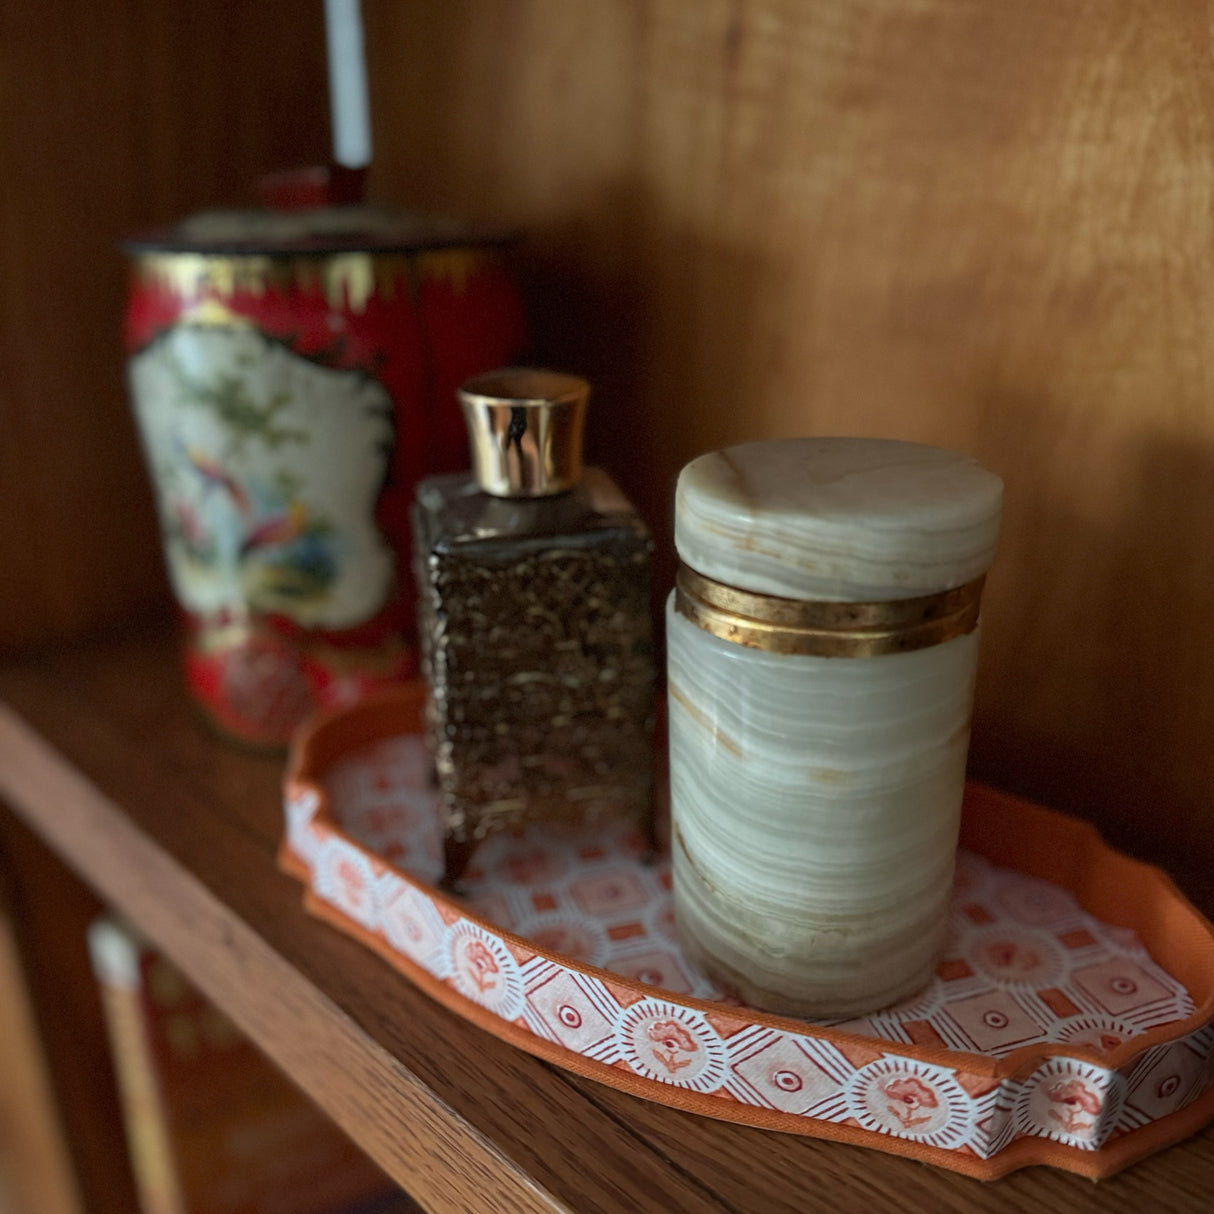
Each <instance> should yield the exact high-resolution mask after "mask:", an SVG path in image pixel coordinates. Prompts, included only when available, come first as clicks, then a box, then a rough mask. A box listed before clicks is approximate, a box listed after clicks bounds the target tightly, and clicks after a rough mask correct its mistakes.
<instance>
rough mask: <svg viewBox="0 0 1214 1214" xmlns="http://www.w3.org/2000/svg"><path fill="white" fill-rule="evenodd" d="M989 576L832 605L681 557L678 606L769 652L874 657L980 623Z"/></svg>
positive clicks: (709, 628)
mask: <svg viewBox="0 0 1214 1214" xmlns="http://www.w3.org/2000/svg"><path fill="white" fill-rule="evenodd" d="M984 581H985V577H978V578H975V579H974V580H973V581H972V582H967V583H966V584H965V585H964V586H957V587H955V588H954V589H952V590H944V591H941V592H939V593H937V594H926V595H922V596H920V597H918V598H913V599H895V600H893V601H891V602H878V603H831V602H823V601H821V600H812V601H803V600H801V599H786V598H779V597H777V596H776V595H770V594H754V593H752V592H751V591H749V590H739V589H738V588H737V587H735V586H727V585H726V584H725V583H723V582H716V581H713V580H712V579H711V578H707V577H705V576H704V575H703V574H701V573H697V572H696V571H695V570H694V569H692V568H691V567H690V566H688V565H684V564H683V563H682V562H680V563H679V568H678V574H677V576H676V579H675V610H676V611H678V612H679V614H680V615H683V616H685V617H686V618H687V619H689V620H690V621H691V622H692V623H693V624H695V625H696V626H697V627H699V628H703V629H704V631H705V632H711V633H712V634H713V635H714V636H718V637H721V638H722V639H723V640H726V641H732V642H733V643H734V644H735V645H745V646H748V647H749V648H751V649H763V650H766V651H767V652H768V653H802V654H812V655H814V656H816V657H824V658H868V657H876V656H878V655H879V654H885V653H908V652H910V651H911V650H914V649H927V648H928V647H929V646H932V645H942V644H943V643H944V642H945V641H951V640H952V639H953V638H954V637H959V636H964V635H965V634H966V633H968V632H973V630H974V629H975V628H976V627H977V626H978V608H979V605H980V600H981V597H982V583H983V582H984Z"/></svg>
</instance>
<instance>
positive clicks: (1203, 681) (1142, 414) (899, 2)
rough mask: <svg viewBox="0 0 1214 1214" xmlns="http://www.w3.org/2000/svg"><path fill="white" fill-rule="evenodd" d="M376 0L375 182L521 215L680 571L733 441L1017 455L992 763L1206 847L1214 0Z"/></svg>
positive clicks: (1176, 843)
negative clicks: (824, 438)
mask: <svg viewBox="0 0 1214 1214" xmlns="http://www.w3.org/2000/svg"><path fill="white" fill-rule="evenodd" d="M365 7H366V11H367V20H368V47H369V50H370V54H371V78H372V85H373V107H372V108H373V114H374V117H375V139H376V147H377V153H376V164H375V171H374V179H373V185H374V188H375V190H376V191H377V192H379V193H380V194H381V195H383V196H385V197H389V198H392V199H394V200H396V201H405V202H410V203H413V204H419V205H424V206H430V207H437V208H442V209H447V210H452V211H457V212H461V213H465V214H470V215H473V216H476V217H479V218H484V219H494V220H505V221H509V222H516V223H519V224H522V225H524V226H525V228H526V229H527V231H528V232H529V237H530V239H529V244H528V249H527V253H528V262H527V264H528V265H529V267H530V275H531V277H530V289H531V296H532V300H533V314H534V317H535V323H536V347H537V354H538V356H540V357H542V358H544V359H548V360H551V361H556V362H558V363H560V364H561V365H563V366H568V367H571V368H574V369H577V370H581V371H584V372H586V373H588V374H589V375H590V376H591V378H592V379H593V380H594V381H595V383H596V384H597V385H598V392H597V394H596V397H595V399H594V400H593V401H592V406H591V413H592V419H591V438H592V447H593V451H592V453H593V454H594V455H595V456H597V457H598V458H599V459H600V460H601V461H603V462H606V463H608V464H609V465H610V466H611V468H612V470H613V471H614V472H615V473H616V475H617V477H618V479H619V480H620V481H621V482H622V483H623V485H624V487H625V488H626V489H627V490H629V491H630V492H631V493H632V494H633V495H634V496H635V497H636V499H637V500H638V502H639V503H640V505H641V506H642V508H643V510H644V512H645V513H646V514H647V516H648V517H649V519H650V521H651V522H652V523H653V524H654V526H655V530H656V531H657V534H658V538H659V548H660V550H661V552H662V554H663V566H662V567H663V577H664V584H669V571H670V547H669V539H670V513H671V509H672V506H671V501H672V487H673V482H674V477H675V475H676V474H677V471H678V469H679V467H680V466H681V465H682V464H683V463H684V462H685V461H686V460H687V459H689V458H691V457H693V456H695V455H697V454H699V453H700V452H702V451H704V450H707V449H710V448H714V447H718V446H721V445H724V444H728V443H733V442H739V441H744V440H747V439H752V438H759V437H769V436H779V435H793V434H807V433H832V434H838V433H851V434H864V435H888V436H892V437H899V438H906V439H912V440H918V441H925V442H930V443H938V444H942V445H946V446H950V447H955V448H958V449H960V450H964V451H968V452H971V453H972V454H974V455H976V456H977V457H978V458H979V459H981V460H982V461H983V462H984V463H986V464H987V465H988V466H989V467H991V468H992V469H993V470H995V471H996V472H998V473H999V474H1000V475H1002V476H1003V477H1004V479H1005V481H1006V485H1007V500H1006V514H1005V528H1004V535H1003V541H1002V545H1001V549H1000V553H999V557H998V560H997V563H996V567H995V570H994V573H993V574H992V577H991V579H990V582H989V584H988V590H987V596H986V613H985V614H986V623H985V636H984V642H983V644H984V660H983V664H982V668H981V671H980V680H979V690H978V708H977V719H976V730H975V736H974V746H973V758H974V769H975V772H976V774H978V775H980V776H982V777H983V778H986V779H989V780H991V781H992V782H995V783H997V784H1000V785H1002V786H1004V787H1007V788H1010V789H1013V790H1016V791H1020V792H1023V793H1026V794H1028V795H1031V796H1034V797H1036V798H1038V799H1041V800H1045V801H1046V802H1048V803H1050V804H1053V805H1056V806H1058V807H1060V808H1065V809H1070V810H1073V811H1076V812H1079V813H1082V814H1084V815H1086V816H1089V817H1092V818H1095V819H1096V820H1097V821H1099V823H1100V825H1101V826H1102V827H1103V828H1104V829H1105V830H1106V831H1107V832H1108V833H1109V834H1110V835H1111V836H1112V837H1113V838H1114V840H1115V841H1117V842H1119V843H1123V844H1124V843H1131V844H1138V845H1140V846H1142V845H1145V846H1146V847H1147V848H1148V850H1149V851H1150V852H1151V854H1152V855H1153V856H1155V857H1156V858H1159V859H1162V860H1165V861H1168V862H1171V861H1173V860H1176V859H1179V858H1182V857H1183V856H1184V855H1185V854H1186V853H1187V852H1190V851H1192V850H1193V849H1195V848H1200V849H1204V850H1205V851H1206V852H1207V854H1208V853H1209V851H1210V848H1211V838H1210V830H1211V817H1212V813H1211V804H1210V796H1209V788H1210V787H1211V782H1212V780H1214V748H1212V747H1211V746H1210V745H1209V744H1208V737H1209V731H1210V728H1211V723H1212V722H1214V629H1211V628H1210V627H1209V620H1210V618H1211V615H1212V613H1214V544H1211V543H1210V542H1209V536H1210V535H1211V534H1214V403H1212V399H1214V326H1211V324H1210V323H1209V318H1210V313H1211V305H1212V304H1214V273H1212V271H1214V225H1212V224H1211V223H1210V211H1211V204H1212V201H1214V141H1212V139H1211V134H1212V131H1214V75H1211V73H1210V71H1209V70H1208V59H1209V54H1210V44H1211V33H1210V22H1211V8H1210V6H1209V5H1207V4H1204V3H1195V2H1190V0H1102V2H1099V3H1097V2H1091V0H1088V2H1084V0H1073V2H1065V3H1058V2H1057V0H1020V2H1018V3H1016V4H1004V5H998V4H995V5H992V4H989V3H984V2H983V0H915V2H914V3H906V0H824V2H820V3H814V4H805V3H803V2H801V0H703V2H701V3H696V4H688V3H686V2H685V0H638V2H637V3H622V2H621V3H597V2H592V0H459V2H451V3H446V4H443V5H400V4H396V3H392V2H391V0H369V2H368V3H367V5H366V6H365Z"/></svg>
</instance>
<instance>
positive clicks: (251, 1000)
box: [0, 622, 1214, 1214]
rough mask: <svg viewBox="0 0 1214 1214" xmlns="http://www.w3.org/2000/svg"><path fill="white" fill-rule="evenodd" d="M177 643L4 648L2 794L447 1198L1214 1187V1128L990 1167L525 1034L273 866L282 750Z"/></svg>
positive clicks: (639, 1199)
mask: <svg viewBox="0 0 1214 1214" xmlns="http://www.w3.org/2000/svg"><path fill="white" fill-rule="evenodd" d="M175 650H176V641H175V638H174V636H173V633H172V630H171V629H170V628H169V627H167V626H166V625H164V624H163V623H157V622H152V623H142V624H140V625H139V626H132V627H131V628H129V629H128V630H126V631H125V632H123V633H120V634H117V635H111V636H108V637H105V638H102V639H100V640H95V641H91V642H88V643H80V644H77V645H73V646H71V647H67V648H60V649H57V650H55V651H51V652H44V653H40V654H36V655H32V656H26V657H23V658H21V659H19V660H16V661H12V662H10V663H8V664H7V665H6V666H5V667H3V668H2V669H0V699H2V700H3V701H4V704H2V705H0V798H3V800H4V801H5V802H6V803H7V804H8V806H9V807H10V808H11V810H12V811H13V812H14V813H15V814H16V815H17V816H18V817H19V818H20V819H22V820H23V821H24V822H25V823H26V824H27V826H28V827H29V828H30V829H32V831H33V832H34V833H35V834H36V835H38V836H40V837H41V839H42V840H43V841H44V842H45V843H46V844H47V845H48V846H49V847H50V848H51V849H52V850H53V851H54V852H56V853H57V854H58V855H59V856H60V857H61V858H62V859H63V860H64V861H65V862H66V863H67V864H68V866H69V867H71V868H72V869H74V870H75V872H76V873H77V874H79V876H80V878H81V879H82V880H83V881H84V882H85V883H86V884H87V885H88V886H89V887H91V888H92V889H93V890H94V891H95V892H96V893H97V895H98V896H99V897H100V898H101V899H103V900H104V901H105V902H107V903H109V904H111V905H112V906H114V907H115V908H117V909H118V910H120V911H121V912H122V913H124V914H125V915H126V916H128V917H129V918H130V920H131V921H132V922H133V923H134V924H136V925H137V926H138V927H139V928H140V929H141V930H142V931H143V932H144V933H145V934H146V935H147V936H148V937H149V938H150V939H151V940H152V941H154V942H155V943H156V944H158V945H159V946H160V947H161V948H162V949H164V950H165V951H166V953H168V954H169V955H170V956H171V957H172V958H173V959H174V960H175V961H176V962H177V964H178V965H179V966H180V967H181V969H182V970H183V971H184V972H185V973H186V974H187V975H188V976H189V977H190V978H191V979H193V981H194V982H195V983H197V985H198V986H199V987H200V988H201V989H202V990H203V991H204V992H205V993H206V994H207V995H208V996H209V997H210V998H211V999H212V1000H213V1001H214V1002H215V1003H216V1004H217V1005H218V1006H219V1007H221V1008H222V1009H223V1010H224V1011H225V1012H227V1013H228V1014H229V1015H230V1016H231V1017H232V1019H233V1020H234V1021H236V1023H237V1024H238V1025H240V1027H241V1028H243V1029H244V1030H245V1032H247V1033H248V1034H249V1036H250V1037H251V1038H252V1039H253V1040H254V1041H255V1042H256V1043H257V1044H258V1045H260V1046H261V1048H262V1049H263V1050H264V1051H265V1052H266V1053H267V1054H268V1055H269V1056H270V1057H271V1058H273V1059H274V1060H275V1061H276V1062H277V1063H278V1064H279V1065H280V1066H281V1067H282V1068H283V1070H284V1071H286V1072H287V1073H288V1074H289V1075H290V1076H291V1077H292V1078H293V1079H294V1080H295V1081H296V1082H297V1083H298V1084H299V1085H300V1087H302V1088H303V1089H304V1090H305V1091H307V1092H308V1093H310V1095H311V1096H312V1097H313V1098H314V1099H315V1100H316V1101H317V1102H318V1103H319V1104H321V1105H322V1106H323V1107H324V1108H325V1109H327V1110H328V1112H329V1113H330V1115H331V1116H332V1117H333V1118H334V1120H335V1121H336V1122H337V1123H338V1124H340V1125H341V1126H342V1127H343V1128H344V1129H345V1130H346V1131H347V1133H349V1134H350V1135H351V1137H352V1138H353V1139H354V1140H355V1141H356V1142H358V1143H359V1144H360V1145H361V1146H362V1147H363V1148H364V1149H365V1150H366V1151H367V1153H368V1154H369V1155H371V1156H372V1157H373V1158H374V1159H375V1160H377V1161H378V1162H379V1163H380V1165H381V1166H382V1167H383V1168H384V1169H385V1170H386V1171H387V1172H388V1173H389V1174H390V1175H391V1176H393V1177H394V1178H395V1179H396V1180H397V1181H399V1182H400V1183H401V1184H402V1185H403V1186H405V1187H406V1188H407V1189H408V1190H409V1191H410V1192H411V1193H413V1194H414V1196H415V1197H416V1198H417V1199H418V1201H420V1202H421V1203H422V1204H423V1205H424V1206H425V1207H426V1208H427V1209H431V1210H436V1211H443V1210H476V1211H503V1212H505V1211H509V1212H511V1214H515V1212H521V1211H539V1210H564V1209H568V1210H573V1211H578V1212H582V1211H643V1210H660V1211H674V1210H679V1211H689V1212H694V1211H734V1212H738V1211H746V1212H748V1214H751V1212H755V1214H759V1212H765V1211H784V1210H787V1211H794V1210H796V1211H832V1212H833V1211H847V1210H852V1209H855V1210H861V1209H863V1210H866V1211H871V1210H881V1209H886V1208H901V1209H916V1210H918V1209H922V1210H933V1211H936V1210H956V1211H966V1212H969V1211H1003V1210H1013V1211H1015V1210H1025V1211H1027V1210H1034V1211H1036V1210H1039V1209H1043V1208H1045V1209H1053V1210H1063V1209H1065V1210H1089V1209H1100V1210H1126V1211H1130V1210H1133V1211H1140V1210H1143V1209H1161V1208H1167V1209H1169V1210H1177V1211H1181V1210H1193V1211H1197V1210H1205V1209H1207V1208H1208V1204H1209V1194H1210V1193H1211V1192H1214V1130H1208V1131H1206V1132H1204V1133H1203V1134H1201V1135H1199V1136H1197V1137H1195V1138H1193V1139H1191V1140H1190V1141H1189V1142H1187V1143H1184V1144H1182V1145H1180V1146H1177V1147H1173V1148H1171V1149H1170V1150H1167V1151H1164V1152H1162V1153H1161V1154H1159V1155H1157V1156H1154V1157H1153V1158H1151V1159H1148V1160H1146V1161H1144V1162H1142V1163H1140V1164H1138V1165H1136V1166H1135V1167H1133V1168H1131V1169H1130V1170H1129V1171H1128V1172H1126V1173H1124V1174H1122V1175H1121V1176H1119V1177H1116V1178H1114V1179H1112V1180H1110V1181H1105V1182H1103V1183H1101V1184H1100V1185H1096V1186H1094V1185H1092V1184H1091V1183H1089V1182H1088V1181H1085V1180H1082V1179H1080V1178H1078V1177H1074V1176H1070V1175H1064V1174H1060V1173H1054V1172H1050V1171H1047V1170H1045V1169H1040V1168H1036V1169H1029V1170H1026V1171H1022V1172H1019V1173H1015V1174H1014V1175H1012V1176H1010V1177H1008V1178H1006V1179H1004V1180H1002V1181H999V1182H997V1183H994V1184H990V1185H985V1186H984V1185H982V1184H980V1183H978V1182H975V1181H970V1180H967V1179H965V1178H963V1177H961V1176H957V1175H954V1174H952V1173H945V1172H941V1171H938V1170H935V1169H932V1168H929V1167H926V1166H923V1165H920V1164H916V1163H913V1162H910V1161H907V1160H903V1159H898V1158H894V1157H892V1156H887V1155H884V1154H881V1153H878V1152H874V1151H868V1150H863V1149H858V1148H850V1147H844V1146H839V1145H835V1144H829V1143H822V1142H816V1141H813V1140H810V1139H802V1138H796V1137H791V1136H787V1135H780V1134H772V1133H765V1132H762V1131H759V1130H755V1129H749V1128H745V1127H739V1126H735V1125H731V1124H726V1123H723V1122H716V1121H711V1120H707V1119H704V1118H700V1117H695V1116H692V1115H690V1114H683V1113H678V1112H675V1111H673V1110H670V1109H667V1108H664V1107H659V1106H657V1105H653V1104H649V1103H646V1102H643V1101H640V1100H637V1099H635V1098H633V1097H629V1096H625V1095H623V1094H621V1093H617V1092H615V1091H613V1090H611V1089H608V1088H605V1087H602V1086H600V1085H597V1084H594V1083H592V1082H589V1081H586V1080H582V1079H579V1078H577V1077H574V1076H572V1075H569V1074H567V1073H565V1072H562V1071H560V1070H557V1069H555V1068H553V1067H551V1066H549V1065H547V1064H545V1063H543V1062H540V1061H538V1060H537V1059H535V1058H532V1057H530V1056H529V1055H526V1054H523V1053H521V1052H519V1051H517V1050H514V1049H512V1048H511V1047H509V1046H507V1045H505V1044H503V1043H502V1042H500V1041H498V1040H497V1039H496V1038H494V1037H491V1036H489V1035H488V1034H485V1033H483V1032H481V1031H480V1030H479V1029H477V1028H474V1027H473V1026H471V1025H470V1024H467V1023H465V1022H464V1021H462V1020H460V1019H459V1018H457V1017H455V1016H453V1015H452V1014H451V1013H449V1012H447V1011H445V1010H444V1009H443V1008H441V1007H439V1006H438V1005H436V1004H434V1003H432V1002H431V1001H430V1000H428V999H427V998H426V997H425V996H424V995H422V994H421V993H420V992H418V991H417V990H416V989H414V988H413V987H412V986H411V985H410V983H409V982H408V981H407V980H405V979H404V978H403V977H401V976H399V975H397V974H396V973H394V972H393V971H391V970H390V969H389V968H388V967H387V966H386V965H384V964H383V963H382V962H381V961H380V960H379V959H378V958H376V957H374V956H373V955H371V954H370V953H368V952H366V951H364V950H363V949H362V948H361V947H360V946H359V945H357V944H355V943H354V942H353V941H351V940H349V939H347V938H346V937H344V936H342V935H340V934H339V933H337V932H335V931H333V930H332V929H330V928H328V927H326V926H325V925H323V924H321V923H319V922H317V921H315V920H313V919H311V918H309V917H308V916H307V915H306V914H305V913H304V911H303V909H302V906H301V891H300V888H299V886H298V885H297V884H296V883H295V882H293V881H291V880H289V879H288V878H286V877H284V876H282V875H281V874H280V873H279V872H278V871H277V869H276V867H275V851H276V848H277V845H278V840H279V835H280V830H281V808H280V801H279V778H280V769H281V762H280V760H278V759H275V758H267V757H259V756H252V755H249V754H246V753H243V752H241V751H240V750H238V749H236V748H234V747H232V746H231V745H229V744H227V743H224V742H221V741H220V740H218V739H216V738H215V737H213V736H212V735H211V734H210V733H209V732H208V731H207V730H206V729H205V728H204V727H203V726H202V725H201V724H200V722H199V721H198V719H197V718H196V717H195V714H194V712H193V710H192V709H191V707H190V705H189V703H188V701H187V699H186V697H185V694H184V692H183V690H182V688H181V682H180V678H179V674H178V669H177V662H176V656H175ZM44 896H45V897H46V898H47V899H54V898H55V896H56V894H55V890H54V889H49V888H48V889H46V890H45V891H44ZM1207 908H1208V904H1207Z"/></svg>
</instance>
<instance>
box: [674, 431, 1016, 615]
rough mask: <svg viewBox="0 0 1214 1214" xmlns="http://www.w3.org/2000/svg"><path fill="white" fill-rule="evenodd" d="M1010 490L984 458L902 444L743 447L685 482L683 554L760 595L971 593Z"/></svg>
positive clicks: (680, 514)
mask: <svg viewBox="0 0 1214 1214" xmlns="http://www.w3.org/2000/svg"><path fill="white" fill-rule="evenodd" d="M1002 501H1003V482H1002V481H1001V480H1000V479H999V477H997V476H996V475H995V474H994V473H992V472H988V471H987V470H986V469H985V468H983V467H982V466H981V465H980V464H979V463H977V461H975V460H974V459H972V458H970V457H968V456H965V455H960V454H958V453H957V452H954V451H946V450H943V449H941V448H939V447H928V446H923V445H921V444H918V443H907V442H899V441H896V440H893V439H873V438H792V439H774V440H771V441H767V442H756V443H744V444H742V445H741V446H737V447H729V448H726V449H725V450H723V451H715V452H712V453H711V454H708V455H702V456H700V457H699V458H698V459H695V460H692V462H691V463H689V464H688V465H687V466H686V467H685V468H684V469H683V471H682V473H681V474H680V475H679V483H678V490H677V493H676V498H675V547H676V548H677V549H678V553H679V557H680V558H681V559H682V560H683V561H684V562H685V563H686V564H687V565H689V566H691V568H692V569H694V570H695V571H696V572H698V573H701V574H703V575H704V576H705V577H708V578H712V579H713V580H715V581H718V582H724V583H725V584H727V585H730V586H735V587H737V588H739V589H742V590H749V591H752V592H754V593H756V594H770V595H778V596H780V597H782V598H792V599H818V600H824V601H829V602H885V601H890V600H895V599H904V598H914V597H916V596H918V595H924V594H933V593H935V592H937V591H940V590H948V589H951V588H953V587H955V586H962V585H964V584H966V583H967V582H970V581H972V580H973V579H974V578H976V577H978V576H979V575H981V574H983V573H985V572H986V570H987V569H988V568H989V567H990V565H991V562H992V560H993V559H994V555H995V545H996V542H997V540H998V537H999V518H1000V513H1001V509H1002Z"/></svg>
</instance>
